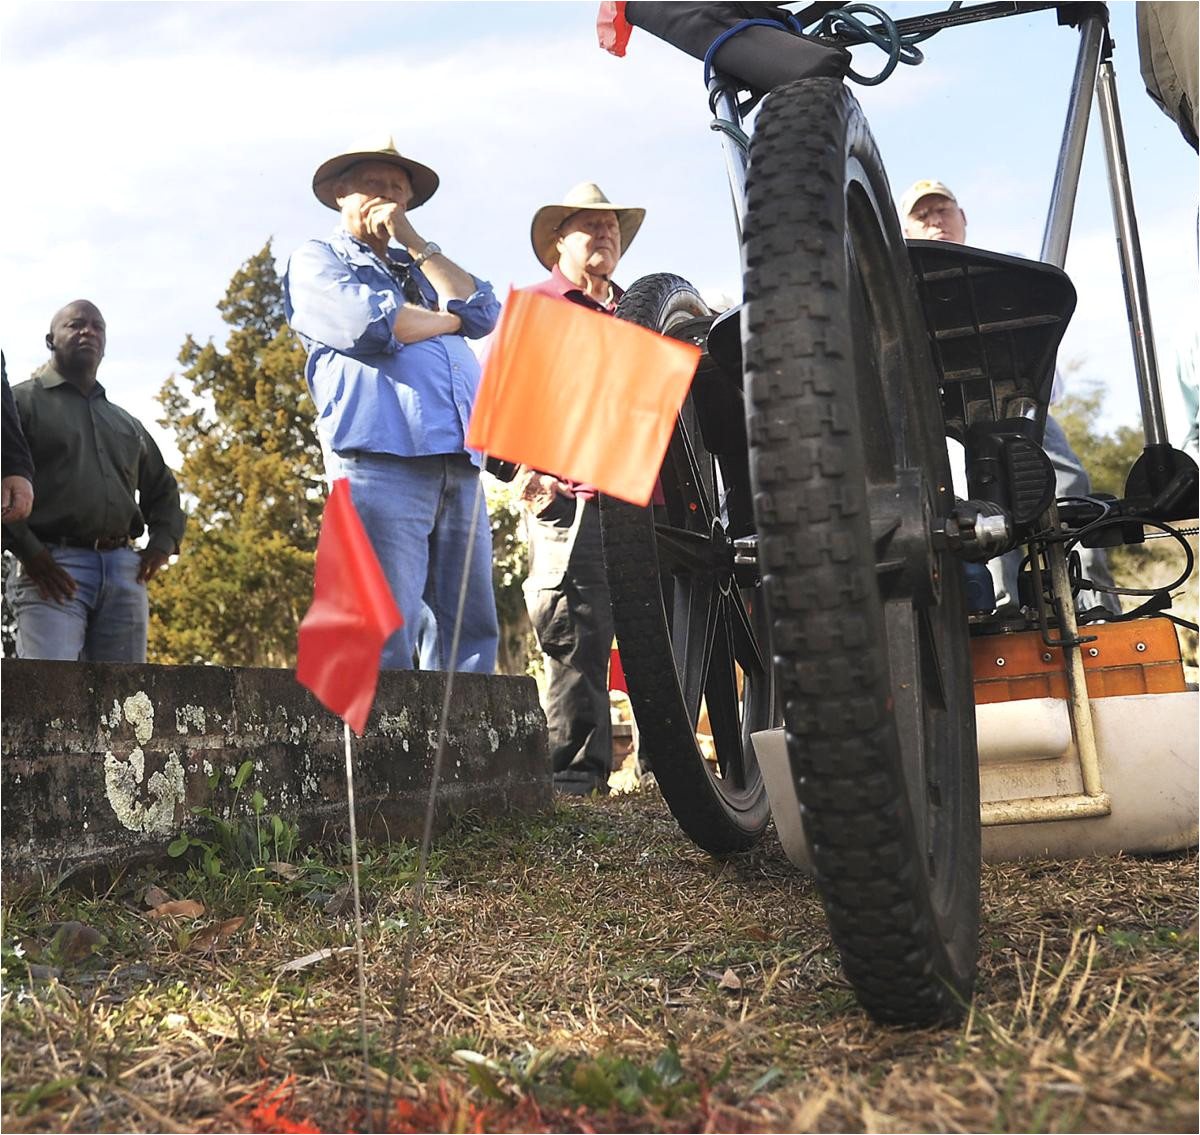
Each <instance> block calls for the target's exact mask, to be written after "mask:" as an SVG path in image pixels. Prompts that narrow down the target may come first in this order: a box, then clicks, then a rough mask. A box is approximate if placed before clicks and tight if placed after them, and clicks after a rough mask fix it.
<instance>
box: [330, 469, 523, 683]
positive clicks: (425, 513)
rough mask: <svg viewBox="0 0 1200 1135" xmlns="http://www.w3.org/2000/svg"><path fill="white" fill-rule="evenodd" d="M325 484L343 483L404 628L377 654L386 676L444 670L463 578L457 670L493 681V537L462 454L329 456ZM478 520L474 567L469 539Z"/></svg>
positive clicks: (496, 635)
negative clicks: (341, 479) (468, 555)
mask: <svg viewBox="0 0 1200 1135" xmlns="http://www.w3.org/2000/svg"><path fill="white" fill-rule="evenodd" d="M325 471H326V473H327V474H328V476H329V478H330V480H331V481H332V480H334V479H336V478H337V477H346V478H347V479H348V480H349V481H350V496H351V498H352V499H353V501H354V508H355V510H356V511H357V512H358V515H359V517H360V518H361V519H362V522H363V527H364V528H365V529H366V530H367V536H368V537H369V538H370V540H371V545H372V547H374V549H375V555H376V556H377V557H378V558H379V564H380V566H381V567H382V568H383V574H384V575H385V576H386V577H387V581H388V584H389V586H390V587H391V589H392V596H393V598H394V599H395V600H396V606H397V607H399V608H400V614H401V615H402V616H403V618H404V626H402V627H401V628H400V629H399V630H398V631H397V632H396V633H395V634H394V635H392V637H391V638H390V639H388V641H387V643H386V644H385V645H384V648H383V656H382V658H381V659H380V666H381V667H382V668H383V669H385V670H411V669H412V668H413V662H414V658H415V659H416V661H417V663H418V665H419V666H420V668H421V669H422V670H448V669H450V646H451V642H452V640H453V635H454V619H455V615H456V613H457V611H458V594H459V588H460V586H461V584H462V576H463V570H464V567H465V568H466V571H467V581H468V582H467V595H466V605H465V607H464V608H463V622H462V631H461V633H460V636H459V643H458V657H457V659H456V660H455V669H456V670H462V671H467V672H471V673H478V674H490V673H492V671H493V670H495V668H496V649H497V646H498V644H499V641H500V628H499V624H498V622H497V620H496V597H495V594H494V593H493V591H492V530H491V526H490V525H489V524H488V516H487V505H486V503H485V502H484V499H483V493H482V492H481V491H479V470H478V469H476V468H475V466H474V465H472V464H471V463H470V461H469V460H468V458H467V456H466V455H465V454H446V455H438V456H435V457H393V456H391V455H389V454H384V453H365V452H362V451H356V452H352V453H332V452H330V451H328V450H327V451H326V452H325ZM472 516H474V517H475V518H476V520H475V525H476V527H475V539H474V544H473V546H472V550H471V560H470V563H465V562H464V561H465V560H466V552H467V534H468V532H469V530H470V527H471V518H472Z"/></svg>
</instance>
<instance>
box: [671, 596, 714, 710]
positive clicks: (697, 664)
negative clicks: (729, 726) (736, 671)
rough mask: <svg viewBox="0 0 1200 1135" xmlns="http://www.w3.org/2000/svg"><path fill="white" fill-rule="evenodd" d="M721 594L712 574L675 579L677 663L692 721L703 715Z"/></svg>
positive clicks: (675, 652)
mask: <svg viewBox="0 0 1200 1135" xmlns="http://www.w3.org/2000/svg"><path fill="white" fill-rule="evenodd" d="M718 594H720V593H719V592H718V591H717V588H716V586H715V584H714V583H713V581H712V578H711V577H708V578H706V577H704V576H693V577H692V578H691V579H687V580H677V581H676V586H675V611H674V615H673V618H672V622H671V627H672V638H673V639H674V654H675V665H676V668H677V670H678V672H679V685H680V687H681V689H682V690H683V700H684V706H685V707H686V710H687V714H688V720H689V721H691V722H692V723H693V724H695V722H696V720H697V719H698V718H699V716H700V701H701V699H702V698H703V697H704V683H705V679H706V677H707V675H708V665H709V658H710V656H711V654H712V644H713V627H714V625H715V623H716V610H715V606H716V604H715V603H714V595H718Z"/></svg>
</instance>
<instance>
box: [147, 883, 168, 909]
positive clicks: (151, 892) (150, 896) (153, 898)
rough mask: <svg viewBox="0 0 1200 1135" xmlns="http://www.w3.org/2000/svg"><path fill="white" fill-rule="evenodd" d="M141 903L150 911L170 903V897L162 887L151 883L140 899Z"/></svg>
mask: <svg viewBox="0 0 1200 1135" xmlns="http://www.w3.org/2000/svg"><path fill="white" fill-rule="evenodd" d="M142 901H143V902H144V903H145V904H146V905H147V906H148V907H150V908H151V909H153V908H154V907H159V906H163V905H164V904H165V903H169V902H170V901H171V896H170V895H169V894H167V892H166V891H164V890H163V889H162V887H158V886H155V885H154V884H153V883H151V884H150V886H148V887H147V888H146V893H145V895H144V896H143V897H142Z"/></svg>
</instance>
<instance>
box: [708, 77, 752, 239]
mask: <svg viewBox="0 0 1200 1135" xmlns="http://www.w3.org/2000/svg"><path fill="white" fill-rule="evenodd" d="M716 82H718V80H714V83H716ZM711 100H712V108H713V116H714V118H715V119H716V120H717V121H718V122H720V121H725V122H728V123H731V124H732V125H734V126H735V127H737V128H738V129H741V125H742V115H741V112H740V111H739V110H738V104H737V96H736V92H734V91H732V90H730V88H728V87H725V86H715V87H714V88H713V89H712V91H711ZM718 134H719V135H720V137H721V148H722V149H723V150H724V152H725V172H726V173H727V174H728V176H729V193H730V196H731V197H732V198H733V220H734V224H736V225H737V235H738V244H739V245H740V244H741V242H742V226H743V224H744V223H745V220H746V165H747V163H748V156H747V154H746V153H745V151H744V150H743V149H742V147H741V145H740V144H739V143H738V141H737V139H736V138H733V137H731V136H730V135H729V134H727V133H726V132H725V131H724V130H720V131H718Z"/></svg>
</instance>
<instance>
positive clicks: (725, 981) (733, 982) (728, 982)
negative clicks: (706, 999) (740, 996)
mask: <svg viewBox="0 0 1200 1135" xmlns="http://www.w3.org/2000/svg"><path fill="white" fill-rule="evenodd" d="M717 988H718V989H725V990H728V991H729V992H730V993H737V992H738V990H740V989H741V988H742V979H741V978H740V977H738V975H737V974H736V973H734V972H733V970H731V969H727V970H726V971H725V972H724V973H723V974H722V975H721V980H720V981H719V982H718V983H717Z"/></svg>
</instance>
